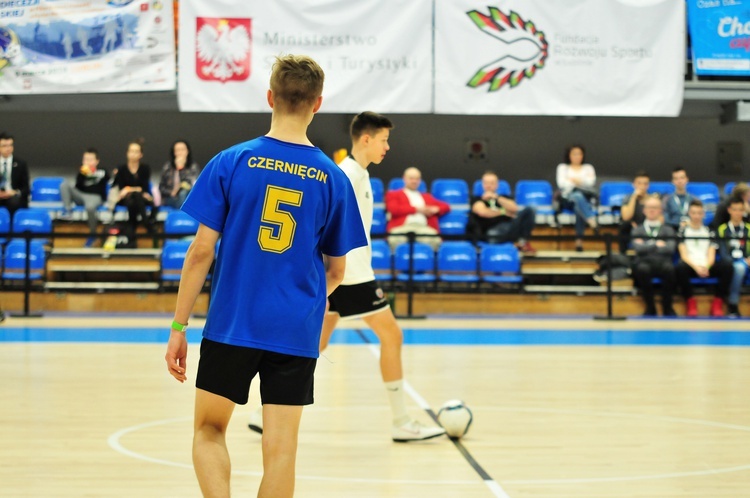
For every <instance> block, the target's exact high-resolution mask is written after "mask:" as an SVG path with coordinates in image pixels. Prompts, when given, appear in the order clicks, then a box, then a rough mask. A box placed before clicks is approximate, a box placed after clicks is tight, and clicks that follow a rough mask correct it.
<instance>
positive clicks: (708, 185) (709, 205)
mask: <svg viewBox="0 0 750 498" xmlns="http://www.w3.org/2000/svg"><path fill="white" fill-rule="evenodd" d="M687 191H688V193H689V194H690V195H692V196H693V197H696V198H698V199H700V200H701V201H702V202H703V206H704V207H705V208H706V211H708V210H709V209H712V210H714V211H715V210H716V205H717V204H718V203H719V201H720V200H721V194H720V192H719V187H718V185H716V184H715V183H713V182H691V183H688V185H687Z"/></svg>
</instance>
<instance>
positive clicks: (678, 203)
mask: <svg viewBox="0 0 750 498" xmlns="http://www.w3.org/2000/svg"><path fill="white" fill-rule="evenodd" d="M687 184H688V176H687V173H686V172H685V168H683V167H681V166H678V167H676V168H675V169H674V170H672V185H674V194H672V195H669V196H665V197H664V223H666V224H667V225H670V226H671V227H672V228H674V229H675V230H676V231H677V230H679V229H680V228H681V227H684V226H685V225H687V224H688V223H690V216H689V215H688V209H689V207H690V203H691V201H692V200H693V196H692V195H690V194H688V192H687ZM701 208H703V205H702V204H701ZM704 211H705V210H704ZM701 224H703V223H702V221H701Z"/></svg>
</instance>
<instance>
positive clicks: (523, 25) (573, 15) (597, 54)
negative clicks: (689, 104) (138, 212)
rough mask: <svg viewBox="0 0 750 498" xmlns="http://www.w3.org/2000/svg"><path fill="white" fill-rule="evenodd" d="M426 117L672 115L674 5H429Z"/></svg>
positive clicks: (635, 0) (547, 0)
mask: <svg viewBox="0 0 750 498" xmlns="http://www.w3.org/2000/svg"><path fill="white" fill-rule="evenodd" d="M435 31H436V33H435V73H436V77H435V112H436V113H444V114H509V115H564V116H677V115H678V114H679V112H680V109H681V106H682V96H683V88H684V70H685V2H684V0H536V1H533V2H530V1H528V0H495V1H493V2H486V1H479V0H473V1H472V0H450V1H437V2H435Z"/></svg>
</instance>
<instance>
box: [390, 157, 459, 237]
mask: <svg viewBox="0 0 750 498" xmlns="http://www.w3.org/2000/svg"><path fill="white" fill-rule="evenodd" d="M421 182H422V173H421V172H420V171H419V170H418V169H417V168H414V167H411V168H406V171H404V188H403V189H401V190H391V191H390V192H388V193H386V194H385V210H386V211H388V213H389V214H390V215H391V219H390V220H389V221H388V233H391V234H395V233H409V232H414V233H416V234H419V235H437V234H438V233H439V231H440V228H439V227H438V218H439V217H440V216H443V215H444V214H446V213H447V212H448V211H450V210H451V208H450V206H449V205H448V204H447V203H445V202H443V201H440V200H437V199H435V198H434V197H433V196H431V195H430V194H423V193H422V192H420V191H419V184H420V183H421ZM407 240H408V239H407V237H405V236H395V237H389V238H388V242H389V243H390V245H391V247H393V248H395V247H396V246H398V245H399V244H403V243H404V242H406V241H407ZM417 242H424V243H425V244H429V245H431V246H432V247H433V249H435V250H437V248H438V247H439V246H440V242H441V240H440V237H417Z"/></svg>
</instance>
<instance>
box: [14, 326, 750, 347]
mask: <svg viewBox="0 0 750 498" xmlns="http://www.w3.org/2000/svg"><path fill="white" fill-rule="evenodd" d="M200 334H201V331H200V330H188V332H187V337H188V341H189V342H191V343H197V342H200V339H201V335H200ZM168 339H169V331H168V330H165V329H164V328H147V327H146V328H132V329H129V328H95V329H88V328H84V329H81V328H36V327H0V343H2V342H74V343H81V342H92V343H113V342H114V343H164V344H166V342H167V340H168ZM377 342H378V339H377V337H376V336H375V334H374V333H373V332H372V331H371V330H369V329H362V330H355V329H339V330H336V331H335V332H334V334H333V337H332V340H331V343H333V344H367V343H377ZM404 343H405V344H415V345H420V344H421V345H467V346H471V345H498V346H500V345H505V346H510V345H526V346H531V345H538V346H551V345H560V346H566V345H568V346H578V345H581V346H583V345H590V346H635V345H639V346H750V332H743V331H738V330H733V331H720V332H719V331H717V332H711V331H700V332H690V331H687V330H677V331H674V330H670V331H664V330H648V329H644V330H575V329H571V330H521V329H490V330H484V329H481V330H479V329H405V330H404Z"/></svg>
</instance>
